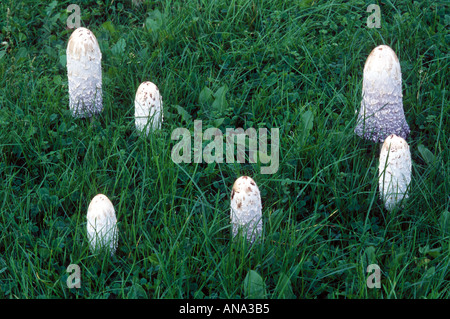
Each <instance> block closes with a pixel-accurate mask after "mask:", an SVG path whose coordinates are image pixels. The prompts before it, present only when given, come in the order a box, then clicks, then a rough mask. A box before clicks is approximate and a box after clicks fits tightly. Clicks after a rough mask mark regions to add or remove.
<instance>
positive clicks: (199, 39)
mask: <svg viewBox="0 0 450 319" xmlns="http://www.w3.org/2000/svg"><path fill="white" fill-rule="evenodd" d="M71 3H77V4H78V5H79V7H80V14H81V20H80V22H81V26H83V27H86V28H89V29H90V30H91V31H92V32H93V33H94V34H95V35H96V37H97V40H98V42H99V45H100V48H101V51H102V70H103V111H102V113H101V114H99V115H98V116H96V117H94V118H92V119H89V118H87V119H75V118H73V117H72V115H71V112H70V110H69V97H68V81H67V69H66V46H67V42H68V39H69V36H70V34H71V32H72V31H73V29H70V28H68V27H67V20H68V18H69V15H70V12H67V10H66V9H67V7H68V6H69V5H70V4H71ZM372 3H375V4H378V5H379V7H380V12H381V28H369V27H368V26H367V18H368V17H369V15H370V14H371V13H370V12H367V11H366V9H367V7H368V6H369V5H370V4H372ZM449 24H450V12H449V4H448V3H446V2H445V1H414V2H411V1H394V0H386V1H359V0H355V1H349V2H347V1H342V0H337V1H312V0H303V1H301V0H298V1H283V0H231V1H224V0H214V1H204V0H195V1H181V0H165V1H152V0H146V1H144V3H142V4H141V5H140V6H135V5H133V4H132V2H131V1H116V0H107V1H101V0H98V1H93V0H92V1H78V2H75V1H48V2H47V1H42V2H40V1H39V2H38V1H30V0H22V1H13V0H5V1H2V2H1V4H0V298H2V299H36V298H92V299H97V298H99V299H108V298H118V299H122V298H152V299H153V298H198V299H201V298H237V299H241V298H242V299H243V298H268V299H275V298H293V299H315V298H328V299H338V298H348V299H367V298H377V299H378V298H380V299H391V298H392V299H396V298H428V299H435V298H449V297H450V213H449V210H450V207H449V206H450V129H449V128H450V115H449V114H450V103H448V84H449V72H448V70H449V45H448V44H449V40H450V38H449V33H448V28H449ZM380 44H386V45H389V46H390V47H391V48H392V49H393V50H394V51H395V52H396V54H397V56H398V58H399V60H400V64H401V70H402V76H403V106H404V111H405V116H406V120H407V122H408V124H409V126H410V128H411V134H410V136H409V137H408V139H407V142H408V143H409V145H410V149H411V156H412V162H413V164H412V181H411V184H410V189H409V198H408V199H407V200H406V201H404V203H403V206H402V207H399V208H398V209H395V210H394V211H392V212H388V211H386V210H385V208H384V206H383V203H382V201H381V199H380V195H379V190H378V157H379V152H380V144H377V143H373V142H371V141H367V140H364V139H361V138H360V137H358V136H356V135H355V134H354V127H355V125H356V118H357V113H356V112H357V111H358V110H359V108H360V103H361V87H362V75H363V67H364V63H365V60H366V58H367V56H368V55H369V53H370V52H371V50H372V49H373V48H374V47H376V46H377V45H380ZM143 81H152V82H153V83H155V84H156V85H157V86H158V87H159V89H160V92H161V94H162V98H163V102H164V123H163V125H162V129H161V130H159V131H156V132H154V133H152V134H150V135H149V136H148V137H144V136H142V135H139V134H138V133H137V132H136V129H135V125H134V97H135V93H136V90H137V88H138V86H139V84H140V83H141V82H143ZM195 120H201V121H202V123H203V130H205V129H207V128H208V127H217V128H219V129H220V130H221V131H222V132H225V131H226V128H238V127H242V128H244V129H246V128H249V127H253V128H255V129H258V128H266V129H267V130H268V131H270V129H272V128H278V129H279V139H280V140H279V167H278V169H277V171H276V172H275V173H273V174H261V167H262V166H265V165H264V164H262V163H261V161H260V159H259V160H258V162H257V163H250V162H249V161H246V162H245V163H237V162H234V163H226V162H224V163H220V164H219V163H215V162H213V163H210V164H208V163H204V162H203V163H194V162H192V163H175V162H174V161H173V160H172V158H171V151H172V148H173V147H174V145H175V144H176V143H177V142H176V141H173V140H172V139H171V133H172V132H173V130H175V129H176V128H180V127H181V128H186V129H188V130H189V131H191V132H193V130H194V121H195ZM206 144H208V141H204V145H206ZM242 175H248V176H251V177H252V178H253V179H254V180H255V181H256V183H257V184H258V187H259V189H260V191H261V199H262V205H263V210H262V213H263V225H264V228H263V235H262V240H261V242H259V243H257V244H254V245H249V244H248V243H247V242H246V241H245V240H243V239H242V238H236V240H232V238H231V237H232V236H231V226H230V193H231V188H232V185H233V183H234V181H235V180H236V179H237V178H238V177H239V176H242ZM98 193H103V194H105V195H107V196H108V197H109V198H110V200H111V202H112V203H113V205H114V207H115V211H116V215H117V219H118V227H119V245H118V249H117V252H116V254H115V255H113V256H112V257H110V256H108V255H102V254H93V253H92V252H91V251H90V249H89V246H88V242H87V238H86V212H87V207H88V205H89V202H90V200H91V199H92V198H93V197H94V196H95V195H96V194H98ZM71 264H74V265H77V266H78V267H79V269H80V273H81V278H80V288H69V287H68V285H67V282H68V279H69V276H70V275H71V273H70V272H68V271H67V268H68V267H69V265H71ZM369 265H377V266H378V267H379V270H380V279H381V287H380V288H376V287H374V288H370V287H369V286H368V284H367V280H368V278H369V276H370V273H368V272H367V267H368V266H369Z"/></svg>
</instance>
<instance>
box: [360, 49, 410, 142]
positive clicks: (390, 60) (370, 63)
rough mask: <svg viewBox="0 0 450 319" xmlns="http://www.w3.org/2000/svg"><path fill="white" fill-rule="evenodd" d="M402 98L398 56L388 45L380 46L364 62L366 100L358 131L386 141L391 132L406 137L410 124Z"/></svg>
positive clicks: (364, 135)
mask: <svg viewBox="0 0 450 319" xmlns="http://www.w3.org/2000/svg"><path fill="white" fill-rule="evenodd" d="M402 97H403V95H402V74H401V70H400V63H399V61H398V58H397V55H396V54H395V52H394V51H393V50H392V49H391V48H390V47H388V46H387V45H380V46H377V47H376V48H375V49H373V50H372V52H371V53H370V55H369V57H368V58H367V60H366V64H365V65H364V76H363V87H362V98H363V99H362V101H361V108H360V110H359V114H358V119H357V125H356V127H355V133H356V134H357V135H358V136H360V137H363V138H365V139H368V140H372V141H374V142H383V141H384V140H385V138H386V137H387V136H389V135H390V134H395V135H397V136H400V137H402V138H404V139H406V138H407V136H408V135H409V126H408V123H407V122H406V119H405V114H404V112H403V100H402Z"/></svg>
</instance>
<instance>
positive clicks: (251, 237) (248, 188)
mask: <svg viewBox="0 0 450 319" xmlns="http://www.w3.org/2000/svg"><path fill="white" fill-rule="evenodd" d="M230 217H231V224H232V233H233V237H235V236H236V235H237V234H238V233H239V231H240V230H241V231H243V234H244V235H245V237H246V239H247V240H248V241H250V242H251V243H253V242H254V241H255V240H256V239H258V238H259V237H260V236H261V233H262V227H263V225H262V205H261V195H260V192H259V189H258V186H257V185H256V183H255V181H254V180H253V179H252V178H251V177H248V176H241V177H239V178H238V179H237V180H236V181H235V182H234V185H233V189H232V191H231V211H230Z"/></svg>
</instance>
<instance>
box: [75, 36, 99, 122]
mask: <svg viewBox="0 0 450 319" xmlns="http://www.w3.org/2000/svg"><path fill="white" fill-rule="evenodd" d="M66 56H67V76H68V79H69V107H70V110H71V111H72V114H73V116H74V117H91V116H92V115H94V114H98V113H100V112H101V111H102V109H103V99H102V66H101V60H102V53H101V51H100V47H99V46H98V42H97V39H96V37H95V35H94V34H93V33H92V32H91V31H90V30H88V29H86V28H77V29H75V31H73V32H72V35H71V36H70V38H69V43H68V44H67V50H66Z"/></svg>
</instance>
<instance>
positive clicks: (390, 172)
mask: <svg viewBox="0 0 450 319" xmlns="http://www.w3.org/2000/svg"><path fill="white" fill-rule="evenodd" d="M378 171H379V177H378V184H379V189H380V195H381V198H382V200H383V202H384V206H385V207H386V209H387V210H388V211H392V210H393V209H394V207H395V206H397V204H398V203H400V202H401V201H402V199H403V198H405V199H406V198H408V194H407V191H408V185H409V183H410V182H411V153H410V151H409V145H408V143H406V141H405V140H404V139H403V138H401V137H399V136H396V135H394V134H391V135H389V136H388V137H387V138H386V140H385V141H384V143H383V146H382V148H381V152H380V163H379V167H378Z"/></svg>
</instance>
